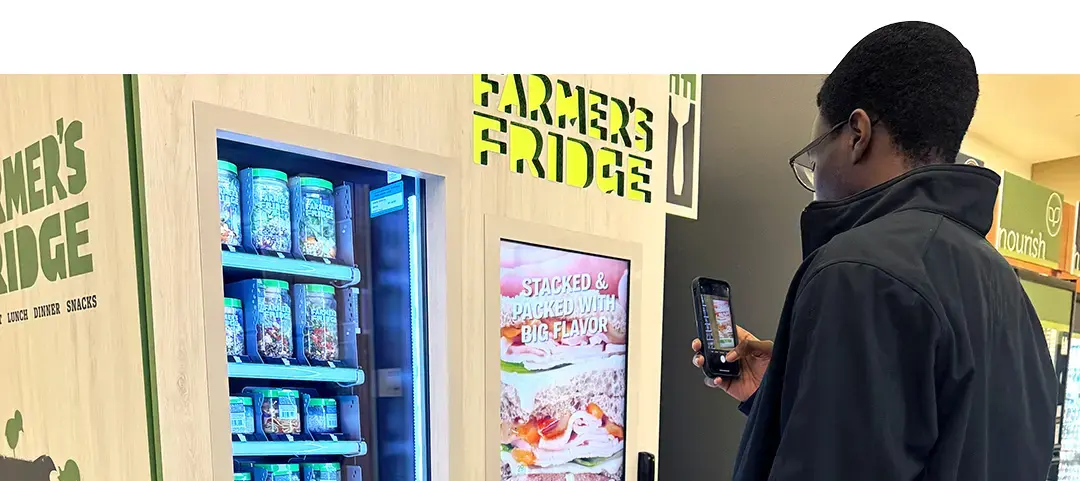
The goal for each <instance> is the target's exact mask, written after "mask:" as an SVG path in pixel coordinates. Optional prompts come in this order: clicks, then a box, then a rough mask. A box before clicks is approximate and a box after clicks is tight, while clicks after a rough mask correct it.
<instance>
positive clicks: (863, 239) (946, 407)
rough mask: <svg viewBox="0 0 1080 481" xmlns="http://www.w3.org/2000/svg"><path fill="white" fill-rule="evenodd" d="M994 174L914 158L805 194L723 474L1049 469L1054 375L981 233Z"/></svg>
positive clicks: (969, 475) (960, 476) (993, 473)
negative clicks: (792, 264) (754, 387)
mask: <svg viewBox="0 0 1080 481" xmlns="http://www.w3.org/2000/svg"><path fill="white" fill-rule="evenodd" d="M999 181H1000V179H999V177H998V176H997V175H996V174H994V173H993V172H992V171H990V170H987V169H984V168H981V167H973V166H966V165H948V166H945V165H941V166H931V167H923V168H919V169H915V170H913V171H911V172H909V173H907V174H905V175H903V176H901V177H898V178H896V179H894V180H892V181H890V182H887V183H885V184H882V185H880V186H877V187H875V188H873V189H870V190H868V191H865V192H862V193H860V194H858V195H855V196H853V197H850V198H848V199H844V200H841V201H836V202H814V203H812V204H810V206H809V207H807V208H806V210H805V211H804V212H803V215H802V235H803V257H804V260H803V263H802V265H801V266H800V267H799V270H798V272H797V273H796V274H795V278H794V279H793V280H792V281H791V286H790V288H789V290H788V294H787V300H786V301H785V304H784V310H783V314H782V317H781V318H780V325H779V328H778V330H777V333H776V337H775V340H774V342H775V345H774V347H773V357H772V361H771V363H770V364H769V368H768V370H767V372H766V374H765V377H764V380H763V381H762V383H761V387H760V388H758V391H757V393H756V394H755V395H754V396H753V397H752V398H751V399H750V400H748V401H747V402H746V403H744V404H743V405H742V406H740V409H743V412H746V413H748V416H749V418H748V420H747V426H746V430H745V431H744V432H743V437H742V443H741V446H740V448H739V455H738V457H737V459H736V462H735V476H734V479H735V481H914V480H918V481H954V480H955V481H984V480H985V481H996V480H1001V481H1044V480H1045V479H1046V475H1047V470H1048V468H1049V465H1050V458H1051V455H1052V451H1053V442H1054V441H1053V430H1054V418H1055V406H1056V402H1055V400H1056V394H1057V381H1056V379H1055V374H1054V370H1053V367H1052V365H1051V362H1050V356H1049V353H1048V350H1047V347H1046V339H1045V337H1044V335H1043V332H1042V329H1041V327H1040V325H1039V319H1038V317H1037V315H1036V314H1035V309H1034V308H1033V307H1032V305H1031V302H1030V301H1029V300H1028V297H1027V295H1026V294H1025V293H1024V291H1023V289H1022V287H1021V286H1020V282H1019V280H1018V279H1017V276H1016V274H1015V272H1014V271H1013V269H1012V268H1011V267H1010V266H1009V264H1008V263H1007V262H1006V261H1005V259H1003V258H1002V257H1001V255H1000V254H998V253H997V251H996V250H995V249H994V247H993V246H992V245H990V243H989V242H987V241H986V239H985V236H986V233H987V232H988V231H989V230H990V226H991V224H992V220H993V213H994V200H995V198H996V197H997V192H998V183H999ZM1036 214H1038V213H1036Z"/></svg>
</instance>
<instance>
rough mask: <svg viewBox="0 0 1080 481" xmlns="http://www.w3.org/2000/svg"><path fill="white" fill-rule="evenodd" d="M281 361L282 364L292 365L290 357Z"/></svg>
mask: <svg viewBox="0 0 1080 481" xmlns="http://www.w3.org/2000/svg"><path fill="white" fill-rule="evenodd" d="M281 363H282V364H284V365H286V366H291V365H292V364H289V360H288V359H282V360H281Z"/></svg>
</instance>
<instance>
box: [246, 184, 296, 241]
mask: <svg viewBox="0 0 1080 481" xmlns="http://www.w3.org/2000/svg"><path fill="white" fill-rule="evenodd" d="M250 198H251V209H250V210H251V214H250V215H251V219H249V221H248V222H247V223H248V224H249V225H250V229H251V234H250V236H251V241H252V243H253V244H254V247H255V248H256V249H260V250H267V251H273V252H282V253H287V252H289V250H290V249H289V247H290V245H289V244H290V240H291V238H292V226H291V224H292V217H291V215H290V206H289V184H288V176H286V175H285V173H284V172H281V171H279V170H273V169H251V193H250Z"/></svg>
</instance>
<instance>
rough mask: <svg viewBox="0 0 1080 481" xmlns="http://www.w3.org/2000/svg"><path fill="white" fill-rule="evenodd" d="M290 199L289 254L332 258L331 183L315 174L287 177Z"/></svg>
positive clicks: (334, 222)
mask: <svg viewBox="0 0 1080 481" xmlns="http://www.w3.org/2000/svg"><path fill="white" fill-rule="evenodd" d="M289 190H290V194H291V195H292V199H293V212H292V213H293V223H292V232H293V236H294V240H293V253H294V254H296V255H300V256H310V257H322V258H325V259H333V258H335V257H336V256H337V218H336V214H335V213H334V185H333V184H331V183H330V182H329V181H327V180H323V179H319V178H316V177H293V178H292V179H289Z"/></svg>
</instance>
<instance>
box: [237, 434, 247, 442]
mask: <svg viewBox="0 0 1080 481" xmlns="http://www.w3.org/2000/svg"><path fill="white" fill-rule="evenodd" d="M236 437H238V438H240V442H242V443H246V442H247V436H244V435H243V434H237V435H236Z"/></svg>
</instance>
